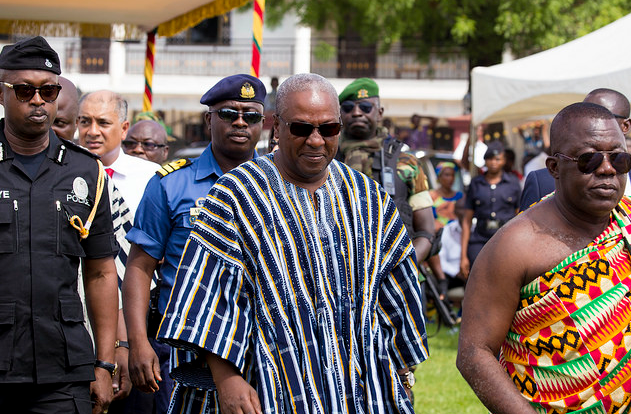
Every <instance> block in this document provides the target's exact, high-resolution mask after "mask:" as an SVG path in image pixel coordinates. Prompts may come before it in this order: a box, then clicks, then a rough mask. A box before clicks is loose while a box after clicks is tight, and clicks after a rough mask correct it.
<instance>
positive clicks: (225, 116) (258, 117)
mask: <svg viewBox="0 0 631 414" xmlns="http://www.w3.org/2000/svg"><path fill="white" fill-rule="evenodd" d="M209 112H210V113H211V114H217V116H218V117H219V119H221V120H222V121H226V122H230V123H233V122H234V121H236V120H237V119H239V116H241V117H242V118H243V120H244V121H245V123H246V124H248V125H254V124H258V123H259V122H261V121H262V120H263V119H264V118H265V117H264V116H263V114H262V113H260V112H256V111H251V112H239V111H237V110H234V109H230V108H223V109H218V110H216V111H209Z"/></svg>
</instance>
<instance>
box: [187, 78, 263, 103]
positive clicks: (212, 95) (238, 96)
mask: <svg viewBox="0 0 631 414" xmlns="http://www.w3.org/2000/svg"><path fill="white" fill-rule="evenodd" d="M266 94H267V91H266V90H265V85H263V82H261V81H260V80H259V79H258V78H255V77H254V76H250V75H232V76H228V77H225V78H223V79H222V80H220V81H219V82H217V83H216V84H215V86H213V87H212V88H210V89H209V90H208V92H206V93H205V94H204V96H202V99H200V100H199V102H200V103H201V104H202V105H208V106H212V105H214V104H216V103H218V102H223V101H240V102H250V101H251V102H258V103H260V104H261V105H264V103H265V95H266Z"/></svg>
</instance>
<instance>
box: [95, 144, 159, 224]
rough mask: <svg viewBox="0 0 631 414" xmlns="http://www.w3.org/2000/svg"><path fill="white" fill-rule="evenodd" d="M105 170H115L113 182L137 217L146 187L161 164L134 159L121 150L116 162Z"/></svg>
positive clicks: (133, 214)
mask: <svg viewBox="0 0 631 414" xmlns="http://www.w3.org/2000/svg"><path fill="white" fill-rule="evenodd" d="M105 168H111V169H113V170H114V174H113V175H112V180H113V181H114V184H115V185H116V188H118V190H119V191H120V192H121V194H122V195H123V198H124V199H125V203H127V207H129V210H130V211H131V214H132V216H135V215H136V209H137V208H138V204H140V199H142V195H143V194H144V192H145V187H146V185H147V183H148V182H149V180H150V179H151V177H153V176H154V174H155V173H156V171H157V170H158V169H159V168H160V164H156V163H155V162H151V161H147V160H145V159H142V158H138V157H132V156H131V155H127V154H125V153H124V152H123V150H122V149H121V150H120V154H119V155H118V158H116V161H114V162H113V163H112V165H106V166H105Z"/></svg>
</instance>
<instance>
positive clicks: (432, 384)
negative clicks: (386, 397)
mask: <svg viewBox="0 0 631 414" xmlns="http://www.w3.org/2000/svg"><path fill="white" fill-rule="evenodd" d="M428 330H430V331H431V330H432V328H431V327H430V328H428ZM457 350H458V333H457V332H455V333H453V332H450V331H449V330H448V329H447V328H445V327H443V328H441V330H440V332H439V333H438V334H437V335H436V336H433V337H431V338H429V354H430V357H429V359H428V360H427V361H425V362H423V363H422V364H421V365H419V366H418V367H417V369H416V372H415V375H416V384H415V385H414V387H413V388H412V390H413V391H414V411H415V412H416V413H422V414H431V413H437V414H438V413H453V414H460V413H470V414H486V413H488V410H487V409H486V408H484V406H483V405H482V403H481V402H480V401H478V399H477V397H476V396H475V394H474V393H473V391H471V388H469V385H468V384H467V382H466V381H465V380H464V378H462V376H461V375H460V372H458V369H457V368H456V353H457Z"/></svg>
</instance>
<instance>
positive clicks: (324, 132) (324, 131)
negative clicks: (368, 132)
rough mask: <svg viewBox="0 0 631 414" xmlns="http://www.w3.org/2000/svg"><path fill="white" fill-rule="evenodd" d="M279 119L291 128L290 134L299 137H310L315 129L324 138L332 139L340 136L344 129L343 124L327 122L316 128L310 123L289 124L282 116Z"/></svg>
mask: <svg viewBox="0 0 631 414" xmlns="http://www.w3.org/2000/svg"><path fill="white" fill-rule="evenodd" d="M278 119H280V120H281V121H283V122H284V123H285V125H287V126H288V127H289V132H291V133H292V134H293V135H295V136H297V137H308V136H309V135H311V133H312V132H313V130H314V129H317V130H318V132H319V133H320V136H322V137H332V136H335V135H337V134H339V133H340V129H342V123H341V122H327V123H326V124H320V125H318V126H315V125H313V124H310V123H308V122H287V121H285V120H284V119H283V118H281V116H280V115H278Z"/></svg>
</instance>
